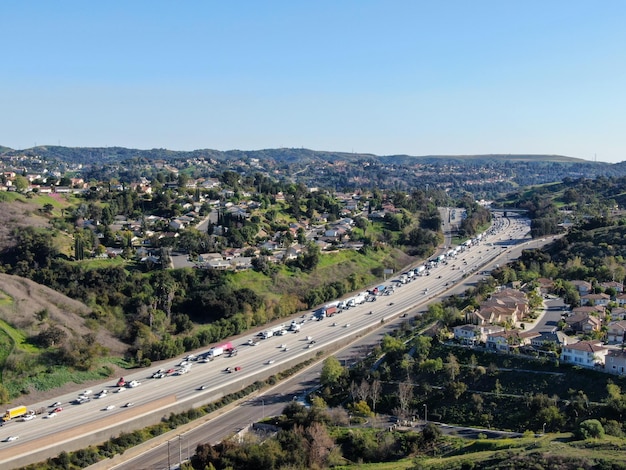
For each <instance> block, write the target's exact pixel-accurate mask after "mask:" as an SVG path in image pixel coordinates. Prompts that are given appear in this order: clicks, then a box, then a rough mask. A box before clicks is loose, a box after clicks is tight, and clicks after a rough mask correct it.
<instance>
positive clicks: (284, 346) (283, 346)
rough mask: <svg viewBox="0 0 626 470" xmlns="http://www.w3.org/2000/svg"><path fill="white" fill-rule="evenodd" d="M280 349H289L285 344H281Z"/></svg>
mask: <svg viewBox="0 0 626 470" xmlns="http://www.w3.org/2000/svg"><path fill="white" fill-rule="evenodd" d="M278 347H279V348H280V349H285V348H286V347H287V345H286V344H285V343H283V344H281V345H280V346H278Z"/></svg>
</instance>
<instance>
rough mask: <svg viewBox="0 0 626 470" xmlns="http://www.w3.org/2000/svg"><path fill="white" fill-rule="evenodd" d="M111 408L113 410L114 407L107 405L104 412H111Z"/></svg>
mask: <svg viewBox="0 0 626 470" xmlns="http://www.w3.org/2000/svg"><path fill="white" fill-rule="evenodd" d="M113 408H115V405H109V406H107V407H106V408H105V409H104V410H105V411H111V410H112V409H113Z"/></svg>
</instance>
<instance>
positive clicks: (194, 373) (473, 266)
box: [0, 218, 529, 468]
mask: <svg viewBox="0 0 626 470" xmlns="http://www.w3.org/2000/svg"><path fill="white" fill-rule="evenodd" d="M511 220H513V222H512V223H510V219H506V218H500V219H498V220H497V221H496V223H495V225H494V229H493V230H492V231H491V233H490V234H489V235H486V236H484V237H483V239H482V240H481V243H480V244H478V245H476V246H473V247H471V248H469V249H467V250H465V251H464V252H462V253H459V254H458V255H457V256H456V258H455V259H450V260H447V261H446V263H445V264H444V263H439V265H438V266H437V267H434V268H432V269H431V270H430V271H429V275H428V276H421V277H417V279H416V280H414V281H412V282H410V283H407V284H400V283H399V282H397V277H396V278H393V279H391V280H389V281H387V282H385V284H386V285H387V286H391V285H395V286H396V288H395V290H394V292H393V293H392V294H391V295H382V296H378V297H377V300H376V301H375V302H366V303H364V304H362V305H358V306H356V307H353V308H351V309H349V310H345V311H342V312H341V313H339V314H336V315H335V316H333V317H332V318H325V319H324V320H321V321H317V320H316V317H315V316H314V315H313V313H312V312H308V313H306V314H304V315H302V316H298V317H296V318H295V320H296V321H297V322H303V323H301V330H300V332H298V333H287V334H286V335H283V336H276V337H272V338H269V339H265V340H263V339H259V338H254V339H255V341H256V340H258V341H256V342H257V343H258V345H257V346H251V345H248V344H247V339H250V338H253V337H252V335H250V337H247V338H244V339H240V340H239V341H238V342H237V343H234V346H236V347H237V348H238V351H239V352H238V354H237V356H235V357H226V356H225V355H224V356H220V357H217V358H216V359H215V360H214V361H212V362H208V363H200V362H193V363H192V364H193V365H192V367H191V370H190V371H189V372H188V373H185V374H182V375H175V374H172V375H170V376H167V377H165V378H162V379H152V378H149V377H150V376H151V374H152V373H153V372H154V371H155V370H156V369H157V367H153V368H152V369H149V370H141V371H137V372H134V373H132V374H129V375H128V376H126V377H125V379H126V380H127V381H130V380H137V381H139V382H140V385H139V386H137V387H135V388H124V389H122V391H118V390H120V389H119V387H117V386H116V384H115V383H116V380H111V381H109V382H106V383H103V384H101V385H99V386H93V387H91V388H92V390H93V392H92V394H91V396H92V397H93V396H94V395H96V394H98V393H99V392H100V391H101V390H108V393H107V394H106V396H104V397H102V398H92V399H91V401H88V402H86V403H83V404H73V402H74V400H75V399H76V397H77V395H78V393H73V394H67V395H64V396H60V397H57V398H56V399H53V400H50V402H47V403H35V404H29V403H24V404H26V405H27V406H28V407H29V408H31V409H34V410H37V409H39V408H45V409H46V410H50V411H51V410H52V408H50V405H51V404H52V402H55V401H58V402H60V403H61V407H63V411H61V412H60V413H57V415H56V416H55V417H53V418H45V417H43V416H39V417H37V418H36V419H34V420H31V421H28V422H20V421H19V420H17V421H15V422H13V421H11V422H8V423H6V424H5V425H4V426H3V427H2V428H0V441H1V440H3V439H6V438H7V437H9V436H19V439H17V440H15V441H12V442H0V466H3V468H10V466H11V462H12V461H13V459H14V458H15V457H16V456H20V455H27V454H31V453H32V452H33V449H38V450H40V451H42V452H44V451H45V450H46V449H50V452H51V454H50V455H49V456H53V455H56V454H57V453H58V452H56V449H57V448H55V447H54V445H55V444H58V443H61V442H65V443H66V447H67V448H72V445H71V442H72V441H74V439H76V438H77V437H79V436H82V437H83V438H84V436H85V435H86V434H90V433H96V432H100V434H101V433H102V430H106V429H109V428H110V429H114V428H115V426H117V425H119V424H120V423H123V422H129V423H130V422H135V421H136V422H140V421H137V420H138V418H139V417H141V416H143V415H145V414H146V413H148V412H151V411H154V410H155V409H159V410H162V415H163V416H166V415H167V414H168V409H170V408H171V407H173V406H181V404H182V405H189V407H191V406H198V405H199V404H201V403H203V402H206V401H209V400H210V399H212V398H214V397H216V396H218V395H219V394H220V393H221V391H223V390H225V389H228V388H229V387H230V388H243V387H244V386H245V385H247V384H249V383H251V382H253V381H255V380H257V379H258V378H259V376H260V375H267V376H269V375H270V374H271V373H275V372H276V370H280V369H281V367H285V366H286V365H287V364H288V363H290V364H293V363H294V361H298V360H299V359H300V358H302V359H304V358H305V356H306V355H310V353H311V352H315V351H320V350H321V351H324V350H328V348H329V346H330V345H332V344H334V343H336V342H338V341H342V340H343V341H344V342H345V341H346V340H348V339H350V340H351V339H355V338H357V337H358V336H359V334H363V333H365V332H366V331H369V330H371V329H372V327H375V326H379V325H381V322H382V321H384V322H388V321H389V320H391V319H393V318H396V317H398V316H400V315H401V314H403V313H407V312H408V313H411V312H413V311H417V309H419V308H420V307H421V306H423V305H424V304H425V303H427V302H428V301H429V300H432V298H434V297H435V296H437V295H441V294H442V293H443V292H445V291H447V290H448V289H451V288H452V287H453V286H454V285H455V284H457V283H459V282H461V281H462V280H464V278H466V277H467V276H469V275H470V274H471V273H473V272H478V271H481V270H482V269H484V266H485V265H488V264H489V263H492V264H493V263H494V260H501V262H506V256H507V255H506V253H507V248H508V247H510V246H513V245H515V244H518V243H520V242H524V241H526V242H527V241H528V238H526V237H527V234H528V231H529V227H528V224H527V221H525V220H522V219H511ZM370 312H371V313H370ZM290 321H291V319H289V320H287V321H286V323H285V324H286V326H289V323H290ZM313 341H314V342H313ZM207 349H208V348H207ZM180 361H181V359H178V360H176V361H174V360H172V361H170V362H167V363H165V364H160V365H159V367H158V368H163V369H169V368H173V369H175V368H177V365H178V363H180ZM227 367H230V368H231V370H233V369H234V368H235V367H239V368H241V370H239V371H237V372H226V371H225V369H226V368H227ZM127 403H132V406H129V407H125V405H126V404H127ZM107 408H109V409H107ZM114 434H115V433H114V432H111V433H110V435H114ZM39 457H40V455H39V456H38V460H42V459H41V458H39ZM38 460H37V461H38ZM20 464H23V461H21V462H20Z"/></svg>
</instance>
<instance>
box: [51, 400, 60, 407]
mask: <svg viewBox="0 0 626 470" xmlns="http://www.w3.org/2000/svg"><path fill="white" fill-rule="evenodd" d="M57 406H61V402H60V401H55V402H54V403H53V404H52V405H50V408H56V407H57Z"/></svg>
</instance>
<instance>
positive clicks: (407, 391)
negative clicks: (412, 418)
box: [398, 382, 413, 419]
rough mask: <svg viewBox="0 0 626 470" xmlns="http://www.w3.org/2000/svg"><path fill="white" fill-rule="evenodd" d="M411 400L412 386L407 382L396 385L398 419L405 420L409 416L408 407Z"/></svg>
mask: <svg viewBox="0 0 626 470" xmlns="http://www.w3.org/2000/svg"><path fill="white" fill-rule="evenodd" d="M411 400H413V385H412V384H410V383H408V382H400V383H399V384H398V402H399V411H400V413H399V414H400V417H401V418H403V419H404V418H406V417H407V416H408V415H409V406H410V404H411Z"/></svg>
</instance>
